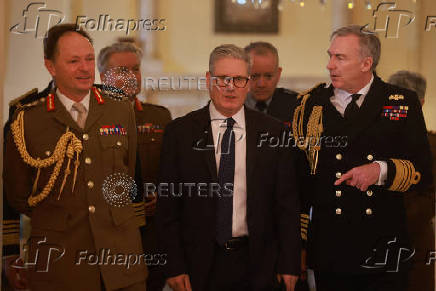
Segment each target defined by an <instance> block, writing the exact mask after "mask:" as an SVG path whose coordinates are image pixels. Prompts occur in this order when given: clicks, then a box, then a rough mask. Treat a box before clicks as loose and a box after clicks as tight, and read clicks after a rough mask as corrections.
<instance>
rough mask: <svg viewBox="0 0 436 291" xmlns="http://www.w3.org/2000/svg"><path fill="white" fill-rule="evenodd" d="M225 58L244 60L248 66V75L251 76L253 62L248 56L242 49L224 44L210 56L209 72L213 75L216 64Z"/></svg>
mask: <svg viewBox="0 0 436 291" xmlns="http://www.w3.org/2000/svg"><path fill="white" fill-rule="evenodd" d="M223 58H234V59H238V60H243V61H244V62H245V63H246V64H247V73H248V74H250V70H251V61H250V57H249V56H248V54H247V53H246V52H245V51H244V50H243V49H242V48H240V47H238V46H236V45H234V44H223V45H220V46H218V47H216V48H215V49H214V50H213V51H212V52H211V53H210V56H209V72H210V73H211V74H213V72H214V69H215V62H216V61H218V60H220V59H223Z"/></svg>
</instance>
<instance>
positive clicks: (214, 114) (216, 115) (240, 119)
mask: <svg viewBox="0 0 436 291" xmlns="http://www.w3.org/2000/svg"><path fill="white" fill-rule="evenodd" d="M209 113H210V120H211V121H212V122H215V121H220V122H221V123H223V122H224V120H226V119H227V118H228V117H226V116H224V115H222V114H221V113H220V112H219V111H218V110H217V109H216V107H215V104H213V102H212V101H211V102H209ZM232 118H233V119H234V120H235V122H236V123H235V126H234V127H235V128H242V129H244V128H245V111H244V106H242V107H241V108H240V109H239V111H238V112H236V113H235V114H234V115H233V116H232Z"/></svg>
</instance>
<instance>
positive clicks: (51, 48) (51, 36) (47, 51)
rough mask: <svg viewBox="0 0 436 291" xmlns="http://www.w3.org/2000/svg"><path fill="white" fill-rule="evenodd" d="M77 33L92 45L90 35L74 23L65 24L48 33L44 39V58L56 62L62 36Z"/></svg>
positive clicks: (53, 28) (54, 27)
mask: <svg viewBox="0 0 436 291" xmlns="http://www.w3.org/2000/svg"><path fill="white" fill-rule="evenodd" d="M71 32H76V33H78V34H80V35H82V36H83V37H85V38H87V39H88V40H89V42H90V43H91V44H92V38H91V37H90V36H89V34H88V33H87V32H86V31H84V30H82V29H81V28H79V27H77V26H76V24H74V23H63V24H59V25H55V26H53V27H52V28H50V30H49V31H48V32H47V37H46V38H44V41H43V44H44V58H45V59H48V60H54V56H55V53H56V49H57V44H58V40H59V38H60V37H61V36H63V35H64V34H66V33H71Z"/></svg>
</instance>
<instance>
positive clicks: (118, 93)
mask: <svg viewBox="0 0 436 291" xmlns="http://www.w3.org/2000/svg"><path fill="white" fill-rule="evenodd" d="M99 90H100V92H101V93H102V94H103V95H105V96H107V97H109V98H111V99H113V100H117V101H125V100H129V98H128V97H127V96H126V95H124V92H123V90H121V89H118V88H116V87H112V86H105V85H102V86H101V87H100V88H99Z"/></svg>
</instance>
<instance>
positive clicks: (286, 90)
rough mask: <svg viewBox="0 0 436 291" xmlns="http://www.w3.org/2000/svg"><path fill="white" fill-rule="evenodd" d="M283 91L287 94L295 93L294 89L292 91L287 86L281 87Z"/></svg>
mask: <svg viewBox="0 0 436 291" xmlns="http://www.w3.org/2000/svg"><path fill="white" fill-rule="evenodd" d="M283 93H285V94H289V95H293V94H295V93H296V92H295V91H292V90H289V89H287V88H283Z"/></svg>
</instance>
